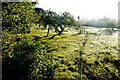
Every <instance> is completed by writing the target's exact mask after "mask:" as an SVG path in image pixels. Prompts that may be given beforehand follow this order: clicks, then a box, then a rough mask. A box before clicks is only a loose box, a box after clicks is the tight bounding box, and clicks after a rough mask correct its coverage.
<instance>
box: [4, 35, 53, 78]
mask: <svg viewBox="0 0 120 80" xmlns="http://www.w3.org/2000/svg"><path fill="white" fill-rule="evenodd" d="M3 35H4V36H3V43H2V47H3V48H2V52H3V53H2V55H3V74H4V75H3V79H5V80H7V79H11V80H21V79H23V80H28V79H32V80H33V79H34V80H36V79H41V80H44V79H49V80H50V79H52V76H53V75H54V72H53V71H54V70H53V65H54V64H53V61H52V54H49V53H46V46H45V45H44V44H41V43H40V42H39V41H35V40H34V39H23V38H20V37H12V36H11V35H10V34H8V33H4V34H3Z"/></svg>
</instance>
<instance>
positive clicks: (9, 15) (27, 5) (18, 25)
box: [2, 2, 39, 33]
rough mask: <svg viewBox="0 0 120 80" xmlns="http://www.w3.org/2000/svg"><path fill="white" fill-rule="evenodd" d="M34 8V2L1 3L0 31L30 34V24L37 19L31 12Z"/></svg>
mask: <svg viewBox="0 0 120 80" xmlns="http://www.w3.org/2000/svg"><path fill="white" fill-rule="evenodd" d="M34 6H35V2H33V3H32V2H3V3H2V26H3V28H2V29H3V30H7V31H9V32H11V33H28V32H30V25H31V23H34V22H36V21H37V20H38V18H39V16H37V14H35V12H34V11H33V8H32V7H34ZM33 14H34V15H33Z"/></svg>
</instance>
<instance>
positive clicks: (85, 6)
mask: <svg viewBox="0 0 120 80" xmlns="http://www.w3.org/2000/svg"><path fill="white" fill-rule="evenodd" d="M34 1H35V0H34ZM38 2H39V4H37V5H36V7H40V8H43V9H45V10H48V9H50V8H51V10H53V11H55V12H57V13H62V12H65V11H68V12H70V13H71V14H72V15H73V16H74V17H75V19H77V17H78V16H80V18H81V19H89V20H90V19H99V18H103V17H105V16H106V17H107V18H113V19H118V2H119V0H71V1H70V0H60V1H57V0H38Z"/></svg>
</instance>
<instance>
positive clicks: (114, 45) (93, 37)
mask: <svg viewBox="0 0 120 80" xmlns="http://www.w3.org/2000/svg"><path fill="white" fill-rule="evenodd" d="M85 28H86V31H87V32H88V34H77V33H78V32H79V31H78V30H75V29H69V30H67V31H65V32H63V34H61V35H60V36H56V37H55V38H54V39H49V38H50V37H51V36H53V35H54V34H56V33H53V32H52V31H51V32H50V34H49V36H48V37H45V36H46V33H47V30H44V29H35V28H31V33H29V34H24V35H22V36H23V37H26V38H35V39H36V40H37V41H40V42H41V43H42V44H44V45H45V46H47V49H46V52H47V54H51V55H52V61H53V64H52V65H54V67H53V69H54V78H55V79H58V80H69V79H71V80H72V79H75V80H77V79H78V80H80V79H82V80H119V79H120V76H119V74H118V69H119V66H120V62H119V60H118V51H119V49H118V36H117V31H116V30H115V31H113V32H112V34H106V33H111V31H108V30H106V29H101V30H100V29H98V28H93V27H89V28H87V27H85ZM93 33H94V34H93ZM104 33H105V34H104ZM102 34H103V35H102ZM19 36H21V35H19Z"/></svg>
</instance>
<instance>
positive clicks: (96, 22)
mask: <svg viewBox="0 0 120 80" xmlns="http://www.w3.org/2000/svg"><path fill="white" fill-rule="evenodd" d="M81 25H82V26H92V27H101V28H116V27H117V26H118V22H117V20H116V19H110V18H106V17H103V18H101V19H92V20H81Z"/></svg>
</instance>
